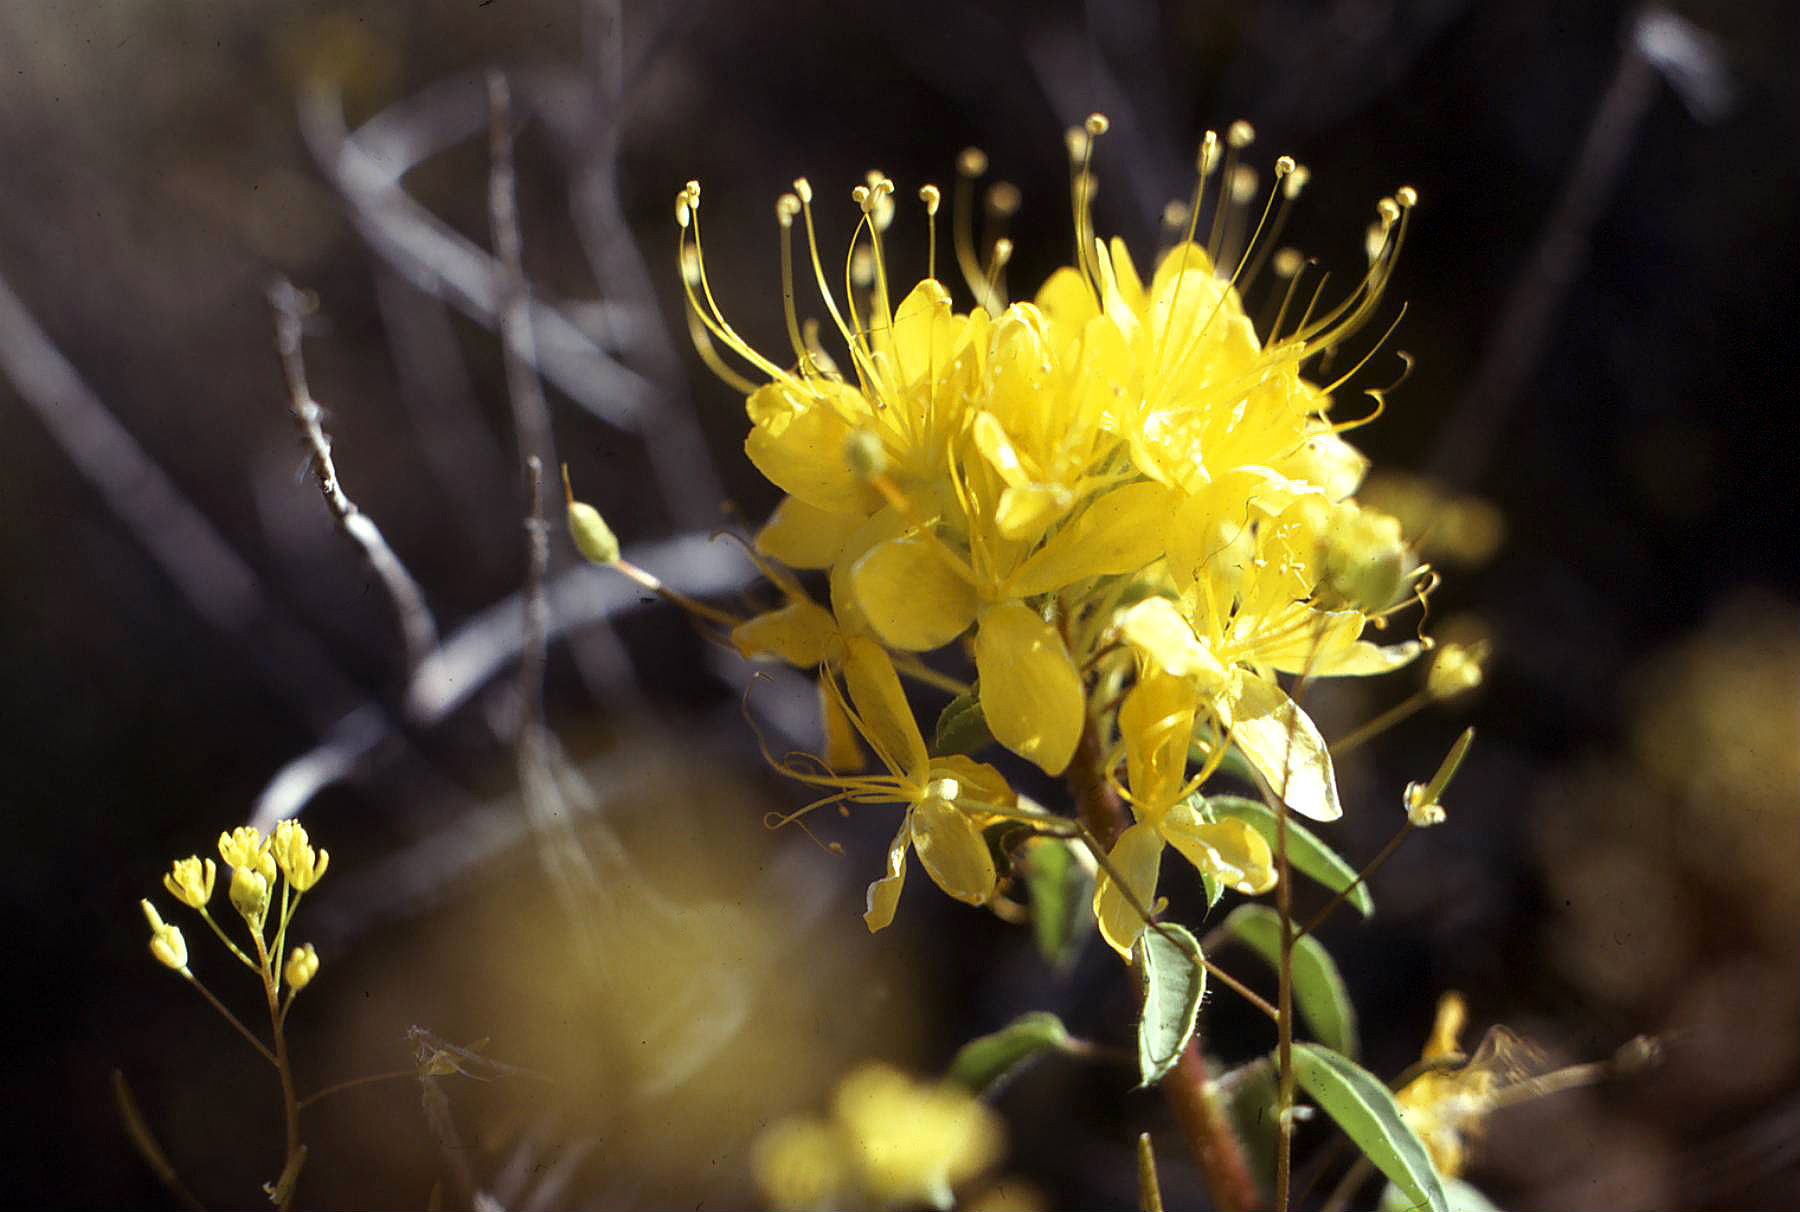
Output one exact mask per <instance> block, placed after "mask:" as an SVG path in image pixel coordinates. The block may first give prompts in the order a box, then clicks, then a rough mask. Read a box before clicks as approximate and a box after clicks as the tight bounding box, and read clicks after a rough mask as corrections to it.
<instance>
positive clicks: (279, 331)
mask: <svg viewBox="0 0 1800 1212" xmlns="http://www.w3.org/2000/svg"><path fill="white" fill-rule="evenodd" d="M269 305H270V306H271V307H272V308H273V309H274V312H275V348H276V352H277V353H279V354H280V355H281V368H282V371H283V373H284V374H285V375H286V376H287V384H288V409H289V411H290V412H291V413H292V414H293V418H294V424H295V425H296V426H298V427H299V429H300V436H301V439H302V440H303V441H305V443H306V445H307V449H308V450H309V451H310V452H311V455H312V466H313V472H314V474H315V475H316V476H317V477H318V480H319V492H320V495H322V496H323V497H324V498H325V506H326V508H328V509H330V510H331V516H332V517H333V518H335V519H337V524H338V528H339V529H340V530H342V531H343V532H344V534H345V535H346V536H347V537H348V538H349V539H350V541H351V542H353V543H355V544H356V546H357V548H358V549H359V550H360V551H361V552H362V555H363V560H364V562H366V563H367V564H368V566H369V570H370V571H371V572H373V573H374V574H375V579H376V580H377V581H379V582H380V583H381V587H382V589H383V590H385V591H386V593H387V596H388V601H389V602H390V603H391V604H392V605H393V608H394V614H395V616H396V617H397V618H398V619H399V622H400V634H401V638H402V642H403V643H404V644H405V656H406V677H407V680H408V681H409V682H410V681H411V680H412V675H413V674H414V673H416V672H418V669H419V666H420V665H421V664H423V663H424V661H425V658H426V657H427V656H429V655H430V653H431V650H432V649H434V648H436V647H437V640H438V631H437V622H436V621H435V620H434V619H433V618H432V617H431V608H430V607H429V606H427V605H426V604H425V593H424V591H423V590H422V589H420V588H419V583H418V581H416V580H414V579H413V575H412V573H410V572H408V571H407V569H406V565H405V564H404V563H402V562H401V560H400V557H399V556H397V555H395V554H394V549H393V548H392V547H390V546H389V545H388V541H387V538H386V537H385V536H384V535H383V534H382V533H381V528H380V527H378V526H377V525H375V522H374V520H373V519H372V518H370V517H369V515H368V514H366V513H364V512H363V511H362V510H361V509H359V508H358V507H357V505H356V502H355V501H352V500H351V499H350V496H349V494H348V493H346V492H345V491H344V485H343V481H342V480H340V479H339V478H338V472H337V463H336V461H335V460H334V459H333V458H332V456H331V439H330V438H329V437H328V436H326V433H325V426H324V415H325V414H324V410H323V409H321V408H320V407H319V403H318V401H317V400H315V399H313V395H312V390H311V388H310V387H309V386H308V385H307V381H306V361H305V358H304V357H303V355H302V353H301V350H300V340H301V329H302V316H303V314H304V311H305V308H306V301H305V299H304V297H303V296H302V295H301V293H300V292H299V291H297V290H295V289H294V287H293V285H292V284H291V283H290V282H288V280H287V279H286V278H277V279H276V280H275V281H274V283H273V284H271V285H270V287H269Z"/></svg>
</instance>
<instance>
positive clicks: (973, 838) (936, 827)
mask: <svg viewBox="0 0 1800 1212" xmlns="http://www.w3.org/2000/svg"><path fill="white" fill-rule="evenodd" d="M909 819H910V821H911V824H912V844H913V849H914V850H916V851H917V852H918V855H919V862H920V863H921V864H922V865H923V866H924V868H925V874H927V875H929V876H930V877H931V879H932V882H933V883H935V884H936V885H937V886H938V887H940V888H942V889H943V890H944V891H945V892H948V893H949V894H950V895H951V896H953V897H955V898H956V899H957V900H959V901H965V902H967V903H968V904H971V905H985V904H987V903H988V901H990V900H992V899H993V896H994V885H995V884H996V883H997V882H998V878H999V877H998V876H997V875H996V873H995V871H994V856H993V855H992V854H990V853H988V847H987V841H986V840H985V839H983V837H982V836H981V830H980V829H979V828H977V826H976V824H975V822H974V820H972V819H971V818H970V816H969V815H968V814H967V813H965V812H963V811H961V810H960V809H958V808H957V806H956V805H955V804H954V803H952V802H951V801H949V800H946V799H944V798H943V797H941V796H936V795H928V796H926V797H925V798H924V799H922V800H920V801H919V803H918V805H917V806H916V807H914V808H913V810H912V813H911V815H910V817H909Z"/></svg>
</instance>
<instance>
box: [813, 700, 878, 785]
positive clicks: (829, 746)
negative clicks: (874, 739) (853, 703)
mask: <svg viewBox="0 0 1800 1212" xmlns="http://www.w3.org/2000/svg"><path fill="white" fill-rule="evenodd" d="M819 718H820V719H821V720H822V721H824V724H825V764H826V765H827V766H829V767H831V769H832V770H833V771H834V772H836V773H838V774H851V773H854V772H855V771H858V770H861V769H862V768H863V767H864V766H865V765H866V764H867V763H865V762H864V761H863V751H862V746H861V745H859V744H857V742H856V726H855V725H854V724H852V723H851V722H850V717H849V716H848V715H846V714H845V712H844V701H843V700H842V699H841V698H839V697H838V696H837V695H835V694H832V693H831V689H830V687H829V686H828V685H827V684H826V679H825V675H821V676H820V678H819Z"/></svg>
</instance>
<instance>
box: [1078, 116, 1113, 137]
mask: <svg viewBox="0 0 1800 1212" xmlns="http://www.w3.org/2000/svg"><path fill="white" fill-rule="evenodd" d="M1082 125H1083V126H1084V127H1086V128H1087V133H1088V134H1090V135H1092V136H1093V137H1094V138H1096V139H1098V138H1099V137H1100V136H1101V135H1104V134H1105V133H1106V132H1107V131H1108V130H1109V129H1110V128H1111V127H1112V122H1111V121H1109V120H1108V119H1107V116H1106V115H1105V114H1089V115H1088V116H1087V121H1086V122H1084V123H1082Z"/></svg>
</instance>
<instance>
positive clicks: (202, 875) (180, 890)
mask: <svg viewBox="0 0 1800 1212" xmlns="http://www.w3.org/2000/svg"><path fill="white" fill-rule="evenodd" d="M218 873H219V869H218V868H217V867H216V866H215V865H214V864H213V861H212V860H211V859H207V860H206V861H205V862H204V863H202V862H201V861H200V858H199V857H198V856H197V855H193V856H189V857H188V858H184V859H181V860H180V861H178V862H177V863H176V864H175V868H174V870H172V871H171V872H169V874H167V875H165V876H163V887H165V888H167V889H168V890H169V895H171V896H173V897H174V898H175V899H176V900H178V901H180V902H181V903H182V904H184V905H186V906H188V907H189V908H190V909H204V908H206V905H207V902H208V901H210V900H212V894H213V882H214V879H215V878H216V877H217V875H218Z"/></svg>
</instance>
